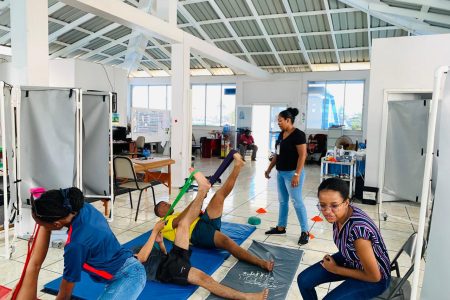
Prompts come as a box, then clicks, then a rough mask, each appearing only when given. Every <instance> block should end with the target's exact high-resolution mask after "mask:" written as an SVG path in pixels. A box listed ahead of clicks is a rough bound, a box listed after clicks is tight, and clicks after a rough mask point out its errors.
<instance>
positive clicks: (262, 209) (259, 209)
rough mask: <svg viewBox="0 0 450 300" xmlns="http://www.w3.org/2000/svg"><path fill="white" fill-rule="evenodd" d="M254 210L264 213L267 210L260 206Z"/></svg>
mask: <svg viewBox="0 0 450 300" xmlns="http://www.w3.org/2000/svg"><path fill="white" fill-rule="evenodd" d="M256 212H257V213H258V214H265V213H266V212H267V210H265V209H264V208H263V207H261V208H258V209H257V210H256Z"/></svg>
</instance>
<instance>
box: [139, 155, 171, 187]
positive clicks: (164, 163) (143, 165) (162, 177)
mask: <svg viewBox="0 0 450 300" xmlns="http://www.w3.org/2000/svg"><path fill="white" fill-rule="evenodd" d="M131 161H132V162H133V164H134V170H135V171H136V172H144V173H145V176H144V181H147V182H149V181H152V180H157V181H159V182H161V183H162V184H164V185H165V186H167V187H168V188H169V195H170V194H171V193H172V175H171V168H170V165H172V164H174V163H175V161H174V160H173V159H170V158H166V157H152V158H147V159H145V160H143V159H138V158H136V159H132V160H131ZM162 167H167V173H162V172H151V171H150V170H152V169H156V168H162Z"/></svg>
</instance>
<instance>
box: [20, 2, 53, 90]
mask: <svg viewBox="0 0 450 300" xmlns="http://www.w3.org/2000/svg"><path fill="white" fill-rule="evenodd" d="M11 48H12V53H13V55H12V80H13V81H14V82H12V83H13V84H20V85H35V86H48V84H49V79H48V78H49V76H48V1H47V0H14V1H11Z"/></svg>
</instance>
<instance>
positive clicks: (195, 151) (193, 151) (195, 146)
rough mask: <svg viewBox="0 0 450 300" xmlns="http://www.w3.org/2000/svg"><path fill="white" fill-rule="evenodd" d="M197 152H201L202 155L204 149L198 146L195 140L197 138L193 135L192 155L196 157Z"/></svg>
mask: <svg viewBox="0 0 450 300" xmlns="http://www.w3.org/2000/svg"><path fill="white" fill-rule="evenodd" d="M197 150H198V151H200V155H201V153H202V147H201V145H200V144H197V142H196V140H195V136H194V135H192V155H195V154H196V153H197Z"/></svg>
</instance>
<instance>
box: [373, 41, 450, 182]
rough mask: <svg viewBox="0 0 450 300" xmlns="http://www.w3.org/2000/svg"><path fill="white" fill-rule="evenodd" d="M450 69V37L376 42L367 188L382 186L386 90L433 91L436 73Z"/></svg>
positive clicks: (374, 43)
mask: <svg viewBox="0 0 450 300" xmlns="http://www.w3.org/2000/svg"><path fill="white" fill-rule="evenodd" d="M441 65H450V34H445V35H427V36H414V37H400V38H388V39H375V40H374V41H373V44H372V57H371V71H370V87H369V101H368V110H369V111H370V114H369V115H368V118H367V122H368V123H367V144H368V147H367V158H366V159H367V161H366V178H365V185H368V186H378V165H379V163H380V162H379V151H380V135H381V122H382V108H383V97H384V90H386V89H415V90H418V89H421V90H428V91H432V90H433V78H434V71H435V70H436V69H437V68H438V67H439V66H441Z"/></svg>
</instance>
